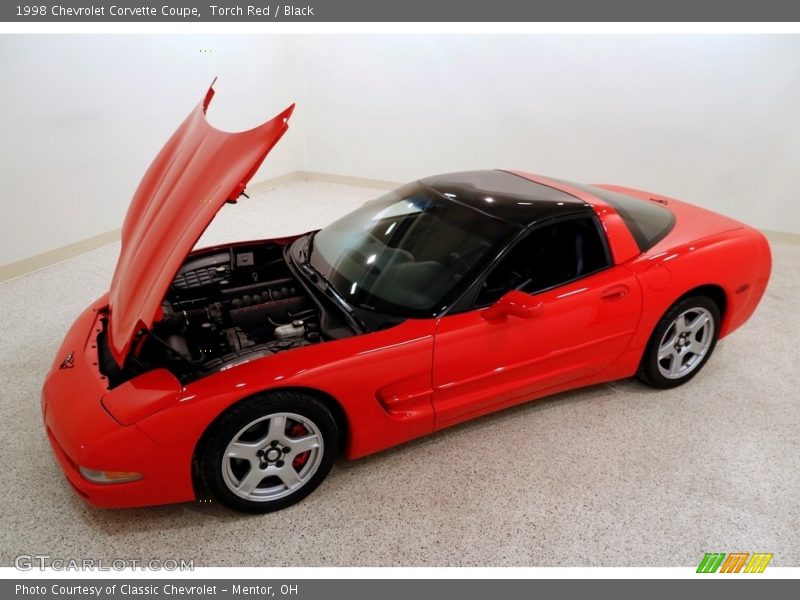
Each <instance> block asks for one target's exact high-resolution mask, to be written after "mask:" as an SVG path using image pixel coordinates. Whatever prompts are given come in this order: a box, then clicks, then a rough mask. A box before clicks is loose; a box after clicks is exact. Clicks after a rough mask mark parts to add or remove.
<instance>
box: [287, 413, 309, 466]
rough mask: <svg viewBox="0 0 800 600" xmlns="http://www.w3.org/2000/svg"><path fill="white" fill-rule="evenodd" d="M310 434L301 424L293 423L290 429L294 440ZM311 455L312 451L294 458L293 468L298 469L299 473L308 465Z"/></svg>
mask: <svg viewBox="0 0 800 600" xmlns="http://www.w3.org/2000/svg"><path fill="white" fill-rule="evenodd" d="M307 434H308V430H307V429H306V428H305V427H303V426H302V425H301V424H300V423H293V424H292V426H291V427H290V428H289V435H290V436H292V437H293V438H299V437H302V436H304V435H307ZM310 454H311V451H310V450H307V451H305V452H303V453H302V454H298V455H297V456H295V457H294V460H293V461H292V466H293V467H294V468H295V469H297V470H298V471H299V470H300V469H302V468H303V465H304V464H306V462H307V461H308V457H309V455H310Z"/></svg>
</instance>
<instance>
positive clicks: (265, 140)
mask: <svg viewBox="0 0 800 600" xmlns="http://www.w3.org/2000/svg"><path fill="white" fill-rule="evenodd" d="M213 95H214V90H213V83H212V87H211V88H209V90H208V93H207V94H206V96H205V98H204V99H203V101H202V102H201V103H200V104H199V105H198V106H197V108H195V109H194V110H193V111H192V112H191V114H189V116H188V117H187V118H186V120H185V121H184V122H183V123H182V124H181V126H180V127H178V130H177V131H176V132H175V133H174V134H173V135H172V137H171V138H170V139H169V141H168V142H167V143H166V145H165V146H164V148H162V149H161V152H159V153H158V156H156V158H155V160H154V161H153V164H151V165H150V168H149V169H148V170H147V172H146V173H145V175H144V178H143V179H142V181H141V183H140V184H139V187H138V188H137V190H136V193H135V194H134V196H133V201H132V202H131V205H130V208H129V209H128V214H127V215H126V217H125V222H124V224H123V226H122V250H121V252H120V257H119V261H118V262H117V268H116V270H115V271H114V278H113V279H112V281H111V290H110V295H109V311H110V318H109V324H108V341H109V349H110V351H111V354H112V356H113V357H114V359H115V360H116V361H117V363H119V364H120V365H122V363H123V362H124V360H125V357H126V356H127V354H128V351H129V350H130V348H131V346H132V344H133V343H134V340H135V338H136V336H137V334H138V332H139V331H141V330H143V329H148V330H149V329H150V328H151V327H152V325H153V322H154V321H155V320H156V319H157V318H158V317H159V316H160V311H161V302H162V300H163V298H164V296H165V294H166V293H167V290H168V288H169V286H170V284H171V282H172V279H173V278H174V276H175V273H177V271H178V268H179V267H180V265H181V263H182V262H183V261H184V259H185V258H186V255H187V254H188V253H189V252H190V251H191V250H192V248H193V247H194V245H195V244H196V243H197V240H198V239H200V236H201V235H202V233H203V231H205V229H206V227H208V224H209V223H210V222H211V220H212V219H213V218H214V216H215V215H216V214H217V211H219V209H220V208H221V207H222V205H223V204H225V203H226V202H228V201H233V200H236V199H237V198H238V197H239V196H240V195H241V193H242V192H243V191H244V188H245V185H247V182H248V181H249V180H250V178H251V177H252V176H253V175H254V174H255V172H256V170H257V169H258V167H259V166H260V165H261V163H262V161H263V160H264V158H265V157H266V155H267V154H268V153H269V151H270V150H271V149H272V147H273V146H274V145H275V144H276V143H277V142H278V140H279V139H281V136H283V134H284V133H285V132H286V130H287V129H288V125H287V122H288V120H289V116H290V115H291V114H292V110H294V105H292V106H290V107H289V108H287V109H286V110H284V111H283V112H282V113H281V114H279V115H278V116H276V117H275V118H274V119H272V120H271V121H268V122H266V123H264V124H263V125H259V126H258V127H256V128H254V129H251V130H249V131H242V132H239V133H226V132H224V131H220V130H218V129H215V128H214V127H212V126H211V125H210V124H209V122H208V121H207V120H206V109H207V108H208V105H209V103H210V102H211V98H212V97H213Z"/></svg>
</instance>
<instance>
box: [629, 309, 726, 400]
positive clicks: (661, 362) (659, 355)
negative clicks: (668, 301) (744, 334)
mask: <svg viewBox="0 0 800 600" xmlns="http://www.w3.org/2000/svg"><path fill="white" fill-rule="evenodd" d="M719 323H720V313H719V307H718V306H717V304H716V303H715V302H714V301H713V300H712V299H711V298H709V297H707V296H691V297H689V298H685V299H683V300H681V301H680V302H678V303H676V304H675V305H674V306H673V307H672V308H670V309H669V310H668V311H667V313H666V314H665V315H664V316H663V317H662V318H661V321H659V323H658V325H657V326H656V328H655V331H654V332H653V335H652V336H651V337H650V342H649V343H648V346H647V349H646V350H645V353H644V357H643V358H642V364H641V367H640V370H639V377H640V379H642V380H643V381H644V382H645V383H648V384H649V385H651V386H653V387H657V388H672V387H676V386H679V385H681V384H683V383H686V382H687V381H689V380H690V379H691V378H692V377H694V376H695V375H697V373H698V372H699V371H700V369H702V368H703V366H704V365H705V364H706V362H707V361H708V359H709V357H710V356H711V353H712V352H713V351H714V347H715V346H716V343H717V337H718V335H719Z"/></svg>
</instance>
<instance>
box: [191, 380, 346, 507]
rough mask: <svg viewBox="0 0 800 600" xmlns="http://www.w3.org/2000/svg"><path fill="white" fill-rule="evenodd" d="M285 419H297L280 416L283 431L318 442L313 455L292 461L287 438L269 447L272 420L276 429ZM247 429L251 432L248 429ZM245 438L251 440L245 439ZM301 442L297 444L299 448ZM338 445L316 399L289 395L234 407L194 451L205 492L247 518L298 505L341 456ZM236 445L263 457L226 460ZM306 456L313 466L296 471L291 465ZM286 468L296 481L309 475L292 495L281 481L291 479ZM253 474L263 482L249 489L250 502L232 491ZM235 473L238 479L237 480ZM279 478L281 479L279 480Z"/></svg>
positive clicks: (335, 429)
mask: <svg viewBox="0 0 800 600" xmlns="http://www.w3.org/2000/svg"><path fill="white" fill-rule="evenodd" d="M287 414H288V415H295V416H296V417H297V418H296V419H294V418H292V417H288V416H283V418H284V419H285V421H286V424H285V425H284V427H283V431H284V432H287V431H289V432H291V431H292V428H293V427H294V428H296V427H298V425H299V426H301V428H302V429H304V430H305V432H306V434H305V435H304V434H303V433H300V434H298V435H300V436H301V437H302V438H308V439H310V438H311V437H319V438H321V440H320V446H319V447H318V448H317V449H315V450H308V451H306V452H305V453H301V454H299V455H297V456H295V454H294V452H293V451H292V449H291V442H292V438H290V437H288V435H287V436H286V437H284V438H283V440H284V441H283V442H279V443H278V444H276V445H275V446H272V442H273V441H277V439H274V436H273V437H272V438H270V432H272V431H273V430H272V423H273V420H274V422H275V423H280V421H279V419H281V415H287ZM248 425H252V426H251V427H249V428H248ZM245 428H247V429H245ZM276 428H277V425H276ZM261 429H263V430H264V432H263V433H264V437H261V435H262V431H261ZM247 436H250V437H252V438H253V439H252V440H251V439H246V437H247ZM259 438H260V439H259ZM268 438H270V439H268ZM300 439H301V438H297V441H298V443H299V441H300ZM338 441H339V431H338V427H337V424H336V420H335V419H334V418H333V415H331V412H330V411H329V410H328V408H327V407H326V406H325V405H324V404H323V403H322V402H320V401H319V400H318V399H317V398H314V397H313V396H310V395H307V394H303V393H299V392H293V391H280V392H268V393H264V394H260V395H257V396H252V397H250V398H247V399H245V400H242V401H241V402H239V403H237V404H235V405H233V406H232V407H230V408H229V409H228V410H226V411H225V412H224V413H223V414H222V415H221V416H220V417H219V418H218V419H217V420H216V421H215V422H214V423H213V424H212V426H211V427H210V428H209V430H208V431H207V432H206V434H205V435H204V436H203V442H202V443H201V445H200V447H199V448H198V452H197V466H198V473H199V476H200V478H201V480H202V482H203V484H204V485H205V488H206V489H207V490H208V492H210V493H211V495H212V496H213V497H214V499H216V500H217V501H218V502H220V503H221V504H223V505H225V506H227V507H228V508H232V509H234V510H238V511H241V512H246V513H267V512H272V511H276V510H281V509H283V508H286V507H288V506H291V505H293V504H296V503H297V502H300V501H301V500H302V499H303V498H305V497H306V496H308V495H309V494H310V493H311V492H313V491H314V490H315V489H316V488H317V486H319V484H320V483H322V480H323V479H325V477H326V476H327V475H328V473H329V472H330V470H331V467H332V466H333V461H334V460H335V459H336V456H337V454H338V452H339V448H338ZM234 442H238V443H239V444H240V445H241V446H242V447H245V446H246V447H247V448H250V447H253V448H256V447H258V448H260V449H259V450H258V452H261V454H260V455H258V456H257V457H251V458H246V459H238V458H229V457H228V452H229V444H232V443H234ZM262 443H263V448H262V447H261V446H262ZM273 448H275V449H273ZM287 448H288V449H287ZM295 451H296V449H295ZM248 452H249V450H248ZM254 452H255V451H254ZM281 453H285V454H281ZM273 455H274V456H273ZM304 455H305V456H306V460H307V461H310V460H311V459H312V457H313V464H312V463H311V462H307V463H304V464H303V465H302V466H299V467H295V466H294V463H295V462H297V461H301V460H302V459H303V456H304ZM284 457H288V458H289V459H290V460H291V462H290V460H286V461H283V460H282V459H283V458H284ZM255 461H258V462H255ZM256 464H258V465H259V466H258V469H259V470H256V466H255V465H256ZM226 465H227V466H226ZM265 465H266V466H265ZM278 467H280V469H278ZM311 467H313V470H312V469H311ZM289 468H291V469H292V470H293V471H294V472H295V473H297V474H298V477H299V475H300V474H301V473H303V469H306V470H307V471H306V475H307V476H306V477H305V478H304V479H303V481H302V483H301V484H298V487H297V488H296V489H294V491H291V488H290V486H289V484H287V483H285V482H284V481H283V477H284V475H285V474H286V473H289V471H288V470H287V469H289ZM251 471H252V472H253V474H254V477H255V478H257V477H258V475H262V474H263V475H264V479H263V480H262V481H261V483H259V484H258V486H257V487H256V488H254V489H253V491H252V492H251V493H250V494H249V495H248V496H249V497H243V494H244V493H245V492H244V491H243V489H240V491H239V492H238V493H237V492H235V491H234V489H233V487H234V484H235V483H237V479H238V483H244V482H245V479H246V477H247V475H249V474H250V472H251ZM239 472H241V476H239V475H237V473H239ZM278 472H280V473H282V474H283V475H281V476H280V477H279V476H278V475H277V473H278ZM272 473H276V474H275V475H272ZM239 477H240V478H239ZM280 485H282V486H284V487H285V488H286V489H285V495H282V496H280V495H279V490H278V487H279V486H280ZM271 489H275V490H276V491H275V492H274V495H275V497H274V498H272V497H267V496H262V497H259V498H257V499H253V496H254V495H257V494H267V493H270V492H269V490H271Z"/></svg>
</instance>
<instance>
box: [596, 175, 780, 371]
mask: <svg viewBox="0 0 800 600" xmlns="http://www.w3.org/2000/svg"><path fill="white" fill-rule="evenodd" d="M602 187H605V188H607V189H611V190H613V191H618V192H620V193H624V194H626V195H629V196H634V197H638V198H640V199H642V200H643V201H652V200H656V201H662V202H665V203H666V206H667V208H669V209H670V210H671V211H672V212H673V214H674V215H675V219H676V222H675V226H674V227H673V229H672V231H671V232H670V233H669V234H668V235H667V236H666V237H665V238H664V239H663V240H661V241H660V242H659V243H658V244H656V245H655V246H654V247H653V248H651V249H650V250H648V251H647V252H645V253H643V254H640V255H639V256H637V257H635V258H633V259H631V260H629V261H627V262H626V264H625V266H626V267H627V268H628V269H630V270H631V271H632V272H633V273H634V274H635V275H636V276H637V277H638V278H639V280H640V282H641V285H642V294H643V299H642V317H641V322H640V324H639V328H638V330H637V333H636V335H635V336H634V338H633V340H632V341H631V344H630V346H629V348H628V350H627V351H626V353H625V355H624V356H623V357H622V359H621V360H620V363H619V364H618V365H617V371H618V372H617V373H615V374H614V375H615V376H618V377H627V376H630V375H632V374H633V373H635V372H636V370H637V369H638V366H639V362H640V360H641V356H642V353H643V351H644V349H645V347H646V345H647V342H648V341H649V338H650V335H651V334H652V332H653V330H654V329H655V327H656V325H657V323H658V321H659V320H660V319H661V317H662V316H663V315H664V313H665V312H666V311H667V310H668V309H669V308H670V307H671V306H672V305H673V304H674V303H675V302H677V301H678V300H679V299H680V298H681V297H683V296H685V295H687V294H688V293H690V292H692V291H693V290H695V289H697V288H700V287H703V286H716V287H718V288H720V289H721V290H722V293H723V294H724V298H725V306H724V307H723V318H722V324H721V328H720V337H725V336H727V335H728V334H730V333H731V332H733V331H735V330H736V329H737V328H738V327H740V326H741V325H742V324H743V323H744V322H745V321H747V319H748V318H750V316H751V315H752V314H753V311H755V309H756V307H757V306H758V303H759V301H760V300H761V298H762V296H763V295H764V291H765V290H766V287H767V283H768V281H769V276H770V272H771V269H772V256H771V252H770V248H769V244H768V242H767V240H766V238H765V237H764V235H763V234H762V233H761V232H760V231H758V230H756V229H754V228H752V227H749V226H747V225H745V224H743V223H740V222H738V221H735V220H734V219H730V218H728V217H725V216H723V215H719V214H717V213H714V212H712V211H709V210H706V209H703V208H701V207H698V206H694V205H692V204H689V203H686V202H681V201H679V200H675V199H674V198H667V197H665V196H661V195H659V194H651V193H649V192H642V191H639V190H631V189H630V188H622V187H618V186H605V185H604V186H602Z"/></svg>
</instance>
